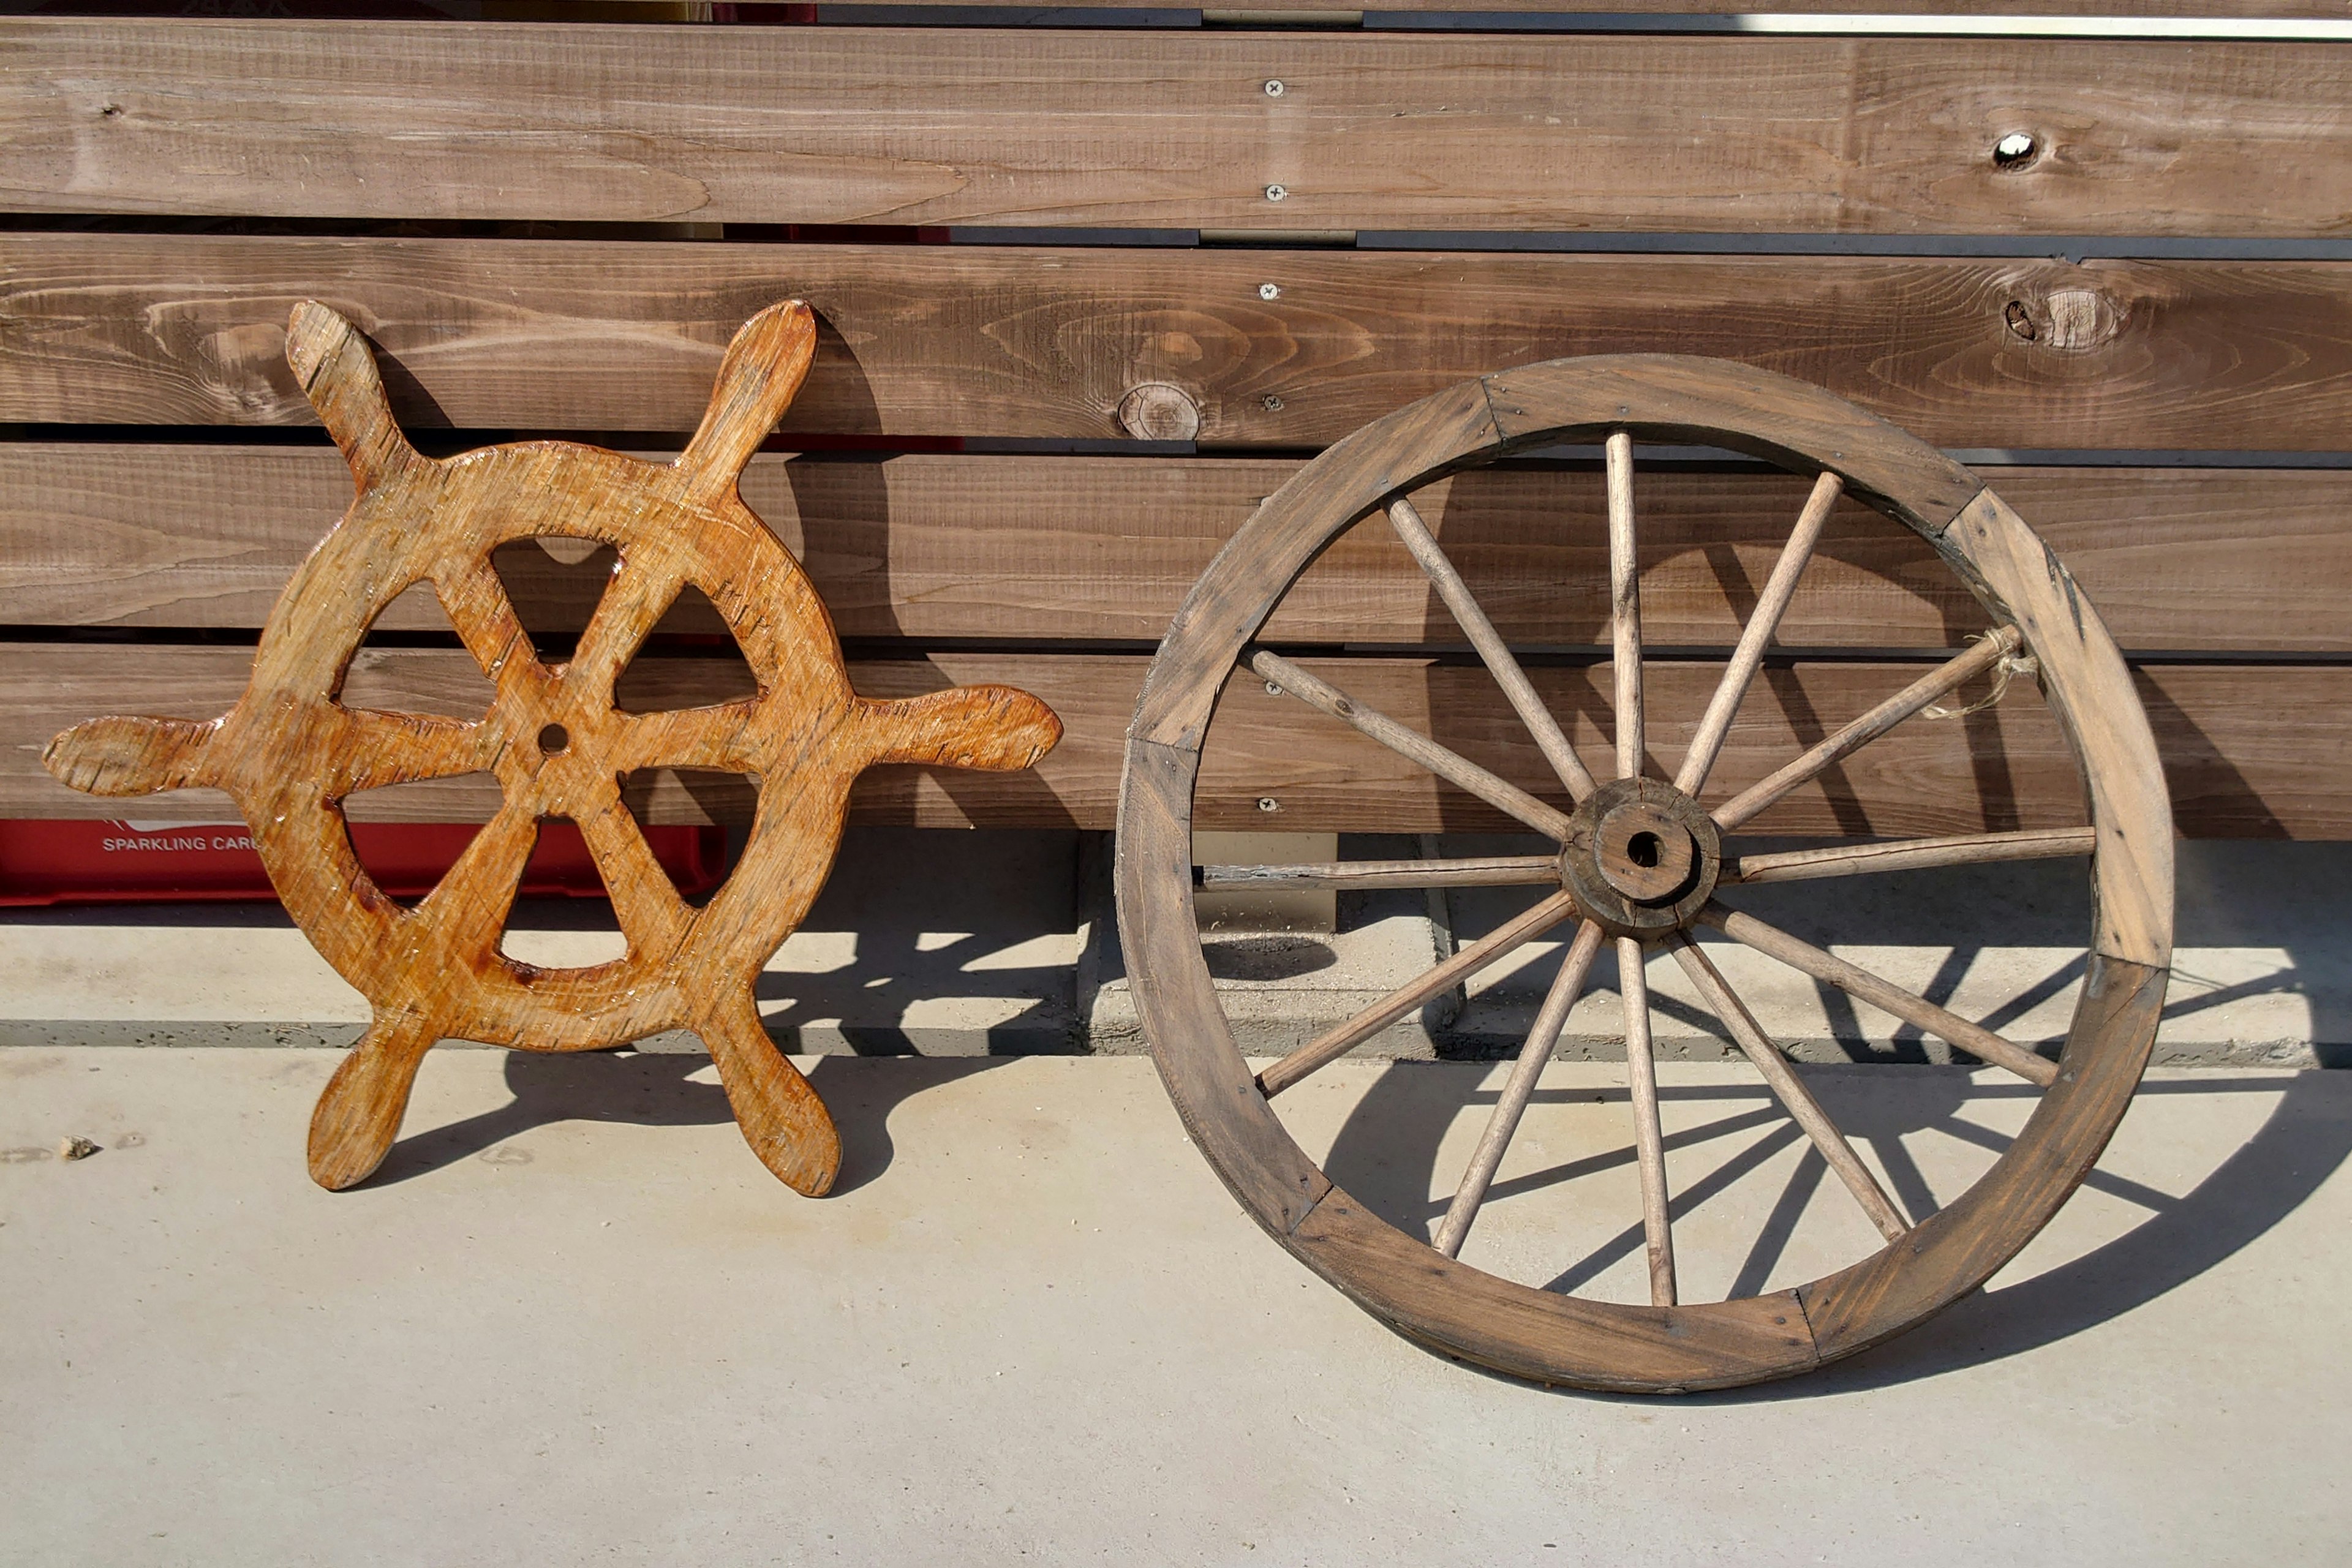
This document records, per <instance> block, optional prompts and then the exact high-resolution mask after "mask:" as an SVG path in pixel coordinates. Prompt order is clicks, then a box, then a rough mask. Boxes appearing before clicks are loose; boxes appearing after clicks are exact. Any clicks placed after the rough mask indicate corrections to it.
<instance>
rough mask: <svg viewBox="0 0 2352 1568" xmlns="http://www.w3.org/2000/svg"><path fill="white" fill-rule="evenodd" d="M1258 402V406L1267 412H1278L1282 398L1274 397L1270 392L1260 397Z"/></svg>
mask: <svg viewBox="0 0 2352 1568" xmlns="http://www.w3.org/2000/svg"><path fill="white" fill-rule="evenodd" d="M1258 402H1259V405H1260V406H1262V407H1263V408H1265V411H1266V412H1267V413H1268V414H1279V413H1281V412H1282V399H1281V398H1279V397H1276V395H1274V394H1273V393H1271V392H1269V393H1267V394H1266V395H1265V396H1264V397H1262V398H1260V399H1259V400H1258Z"/></svg>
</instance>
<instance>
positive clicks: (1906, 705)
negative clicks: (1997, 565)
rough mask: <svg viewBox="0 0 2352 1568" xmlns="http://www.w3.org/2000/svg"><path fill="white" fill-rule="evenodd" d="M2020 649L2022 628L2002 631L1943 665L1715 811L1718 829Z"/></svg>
mask: <svg viewBox="0 0 2352 1568" xmlns="http://www.w3.org/2000/svg"><path fill="white" fill-rule="evenodd" d="M2017 646H2018V634H2017V628H2016V627H2014V626H2002V627H2000V629H1999V630H1997V631H1995V632H1993V633H1991V634H1990V636H1988V637H1985V638H1984V639H1983V640H1982V641H1980V642H1979V643H1977V644H1976V645H1975V646H1974V647H1970V648H1969V650H1968V651H1967V652H1966V653H1962V654H1958V655H1956V656H1954V657H1953V658H1950V659H1948V660H1947V661H1946V662H1944V663H1943V664H1941V665H1938V666H1937V668H1935V669H1933V670H1931V671H1929V672H1928V673H1927V674H1926V675H1923V676H1921V677H1920V678H1919V679H1916V680H1915V681H1913V682H1912V683H1911V684H1910V685H1908V686H1906V687H1905V688H1904V689H1902V690H1900V691H1898V692H1896V693H1895V695H1894V696H1892V697H1889V698H1887V699H1886V700H1885V701H1883V702H1881V703H1879V704H1878V706H1876V707H1875V708H1873V709H1872V710H1870V711H1869V712H1867V713H1864V715H1862V717H1860V718H1858V719H1855V720H1853V721H1850V722H1848V723H1845V724H1843V725H1841V726H1840V727H1839V728H1838V730H1837V731H1836V732H1835V733H1833V734H1830V735H1827V736H1824V737H1823V738H1822V740H1820V741H1819V742H1815V743H1814V744H1813V745H1811V746H1809V747H1807V748H1806V749H1805V752H1804V754H1803V755H1802V756H1800V757H1797V758H1795V759H1793V760H1792V761H1790V763H1787V764H1786V765H1784V766H1782V767H1780V768H1779V769H1776V770H1775V771H1774V772H1773V773H1772V774H1771V776H1769V778H1764V779H1760V780H1759V781H1758V782H1757V783H1755V784H1750V785H1748V787H1747V788H1746V789H1744V790H1742V791H1740V792H1739V793H1738V795H1733V796H1732V797H1731V798H1730V799H1729V800H1727V801H1725V802H1724V803H1723V804H1722V805H1719V806H1717V807H1716V809H1715V820H1716V823H1717V826H1720V827H1722V828H1723V829H1724V831H1726V832H1729V831H1730V830H1731V829H1733V828H1735V827H1738V826H1740V825H1741V824H1743V823H1745V822H1747V821H1748V820H1749V819H1750V818H1751V817H1753V816H1756V815H1757V814H1758V813H1759V812H1761V811H1763V810H1764V809H1765V808H1766V807H1767V806H1769V805H1771V804H1772V803H1773V802H1774V801H1776V800H1778V799H1779V798H1780V796H1782V795H1786V794H1788V793H1789V792H1790V790H1792V789H1795V788H1797V787H1798V786H1799V785H1801V784H1804V783H1805V782H1806V781H1807V780H1809V779H1813V778H1818V777H1820V776H1821V774H1822V772H1823V771H1824V770H1825V769H1828V768H1832V767H1834V766H1836V765H1837V764H1838V763H1841V762H1843V761H1844V760H1845V759H1846V758H1847V757H1850V756H1852V755H1853V753H1854V752H1858V751H1860V750H1861V749H1862V748H1863V747H1864V746H1867V745H1868V744H1870V743H1871V742H1873V741H1875V740H1877V739H1878V738H1879V737H1880V736H1882V735H1884V734H1885V733H1886V732H1887V731H1889V730H1892V729H1894V728H1895V726H1896V725H1897V724H1900V723H1902V722H1903V721H1905V720H1906V719H1908V718H1910V717H1911V716H1912V715H1913V714H1915V713H1916V712H1918V711H1919V710H1921V709H1923V708H1925V707H1927V705H1928V704H1929V703H1931V702H1933V701H1935V700H1937V698H1939V697H1943V696H1946V695H1948V694H1949V693H1950V692H1952V691H1954V690H1957V689H1958V688H1960V687H1962V686H1965V685H1966V684H1968V682H1969V681H1970V680H1973V679H1976V678H1977V677H1978V676H1979V675H1982V674H1984V673H1985V672H1986V671H1987V670H1989V669H1990V668H1992V667H1993V666H1994V665H1996V664H1999V663H2000V661H2001V660H2002V659H2004V658H2008V657H2009V656H2010V655H2011V654H2012V653H2014V652H2016V651H2017Z"/></svg>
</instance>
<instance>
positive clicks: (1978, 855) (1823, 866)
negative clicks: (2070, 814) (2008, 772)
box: [1723, 827, 2099, 883]
mask: <svg viewBox="0 0 2352 1568" xmlns="http://www.w3.org/2000/svg"><path fill="white" fill-rule="evenodd" d="M2098 842H2099V834H2098V829H2096V828H2095V827H2051V828H2044V829H2042V830H2041V831H2038V832H2031V833H1969V834H1961V835H1958V836H1956V837H1948V838H1906V839H1895V840H1892V841H1882V842H1878V843H1869V844H1841V845H1836V846H1833V847H1830V848H1826V849H1789V850H1783V851H1781V852H1780V853H1779V854H1773V855H1736V856H1732V857H1730V858H1727V860H1726V861H1725V863H1724V868H1723V880H1724V881H1725V882H1727V883H1732V882H1802V881H1811V880H1813V879H1817V878H1822V877H1858V876H1862V875H1864V874H1865V873H1867V872H1874V871H1917V870H1926V869H1929V868H1934V867H1937V866H1982V865H1989V864H1990V863H1992V862H1995V861H2000V860H2049V859H2059V858H2064V857H2067V856H2071V855H2088V854H2090V853H2092V851H2094V850H2095V849H2096V848H2097V847H2098Z"/></svg>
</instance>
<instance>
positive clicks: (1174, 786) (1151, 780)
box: [1112, 741, 1331, 1236]
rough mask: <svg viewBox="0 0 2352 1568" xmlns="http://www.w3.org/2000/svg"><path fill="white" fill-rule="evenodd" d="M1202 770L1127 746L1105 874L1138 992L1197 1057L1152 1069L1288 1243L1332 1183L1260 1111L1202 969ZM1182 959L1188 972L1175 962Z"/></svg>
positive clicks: (1167, 753) (1211, 1155) (1227, 1174)
mask: <svg viewBox="0 0 2352 1568" xmlns="http://www.w3.org/2000/svg"><path fill="white" fill-rule="evenodd" d="M1198 762H1199V759H1198V757H1197V756H1194V755H1189V754H1187V753H1185V752H1179V751H1176V750H1174V749H1173V748H1171V747H1167V746H1161V745H1158V744H1156V743H1154V742H1150V741H1136V742H1131V743H1130V744H1129V747H1128V750H1127V755H1126V759H1125V767H1124V771H1123V773H1122V774H1121V778H1120V784H1119V811H1118V820H1119V833H1118V858H1117V860H1116V862H1115V864H1114V865H1113V867H1112V876H1113V879H1114V881H1115V883H1116V885H1117V889H1118V933H1119V945H1120V950H1121V951H1122V952H1124V953H1125V954H1126V955H1127V966H1128V973H1129V976H1130V977H1131V978H1132V981H1133V983H1134V984H1138V985H1148V986H1150V988H1151V994H1152V999H1153V1002H1154V1005H1155V1006H1156V1007H1158V1008H1159V1009H1160V1011H1159V1013H1158V1015H1157V1016H1158V1017H1159V1018H1160V1021H1161V1023H1162V1024H1163V1026H1171V1027H1181V1028H1182V1029H1183V1031H1184V1036H1185V1037H1186V1038H1187V1039H1189V1040H1192V1041H1193V1042H1194V1043H1195V1045H1196V1047H1198V1048H1196V1049H1194V1050H1192V1051H1190V1052H1187V1053H1184V1054H1183V1055H1181V1056H1178V1055H1166V1056H1159V1057H1157V1058H1156V1059H1157V1061H1158V1064H1159V1068H1160V1081H1161V1082H1162V1083H1163V1084H1165V1085H1166V1086H1167V1089H1168V1098H1169V1099H1170V1100H1173V1101H1175V1104H1176V1111H1177V1114H1178V1115H1179V1116H1180V1117H1181V1118H1182V1119H1183V1122H1184V1126H1185V1129H1186V1131H1188V1132H1189V1133H1190V1134H1191V1135H1192V1141H1193V1142H1194V1143H1195V1144H1197V1145H1198V1146H1199V1147H1200V1149H1201V1152H1202V1153H1203V1154H1204V1155H1206V1156H1208V1159H1209V1163H1210V1164H1211V1165H1212V1166H1213V1167H1214V1168H1215V1170H1216V1171H1217V1173H1218V1174H1219V1175H1220V1176H1221V1177H1223V1180H1224V1183H1225V1185H1226V1187H1227V1188H1228V1189H1229V1190H1230V1191H1231V1192H1232V1193H1233V1194H1234V1197H1235V1198H1236V1199H1237V1200H1239V1201H1240V1203H1241V1204H1242V1205H1243V1206H1244V1208H1246V1209H1248V1210H1249V1212H1250V1214H1251V1215H1252V1217H1254V1218H1255V1219H1256V1221H1257V1222H1258V1223H1259V1224H1260V1225H1262V1226H1265V1227H1266V1229H1267V1230H1269V1231H1271V1232H1273V1233H1274V1234H1275V1235H1277V1236H1287V1235H1289V1234H1290V1233H1291V1232H1292V1231H1294V1230H1296V1229H1297V1227H1298V1225H1299V1222H1300V1221H1301V1220H1303V1219H1305V1218H1306V1217H1307V1215H1309V1214H1311V1213H1312V1212H1313V1211H1314V1208H1315V1205H1317V1204H1318V1203H1319V1202H1320V1201H1321V1200H1322V1198H1323V1195H1324V1194H1326V1193H1328V1192H1329V1191H1330V1190H1331V1184H1330V1181H1329V1179H1328V1178H1327V1177H1326V1176H1325V1175H1324V1174H1323V1173H1322V1172H1321V1171H1320V1170H1318V1169H1317V1168H1316V1165H1315V1163H1314V1162H1313V1161H1311V1160H1309V1159H1308V1158H1307V1156H1306V1154H1305V1153H1303V1152H1301V1151H1300V1150H1299V1147H1298V1145H1297V1144H1296V1143H1294V1142H1291V1140H1290V1135H1289V1134H1288V1133H1287V1132H1286V1131H1283V1127H1282V1123H1281V1122H1280V1121H1277V1120H1276V1117H1275V1114H1274V1110H1273V1108H1272V1107H1270V1106H1268V1105H1267V1104H1266V1101H1265V1094H1264V1093H1263V1092H1262V1091H1261V1090H1260V1089H1259V1088H1258V1084H1257V1080H1256V1079H1255V1078H1254V1077H1253V1076H1252V1075H1251V1073H1250V1069H1249V1065H1248V1063H1246V1062H1244V1060H1243V1059H1242V1054H1241V1052H1240V1050H1239V1049H1238V1048H1236V1047H1235V1046H1234V1037H1233V1033H1232V1031H1231V1030H1230V1029H1228V1028H1227V1027H1226V1026H1225V1016H1224V1013H1223V1010H1222V1009H1221V1008H1220V1007H1219V1006H1218V1005H1217V995H1216V991H1215V988H1214V987H1213V985H1211V984H1210V982H1209V973H1208V971H1207V969H1206V968H1204V967H1202V964H1201V963H1200V953H1201V931H1200V927H1199V926H1197V925H1196V924H1194V923H1193V920H1192V888H1191V886H1190V881H1191V879H1190V877H1189V876H1188V875H1187V874H1186V872H1187V868H1189V867H1190V865H1191V864H1192V832H1191V830H1190V829H1189V828H1188V827H1187V826H1185V824H1184V817H1185V816H1186V807H1187V805H1188V804H1189V802H1190V801H1191V798H1192V784H1193V770H1194V768H1195V767H1196V766H1197V765H1198ZM1185 958H1189V959H1190V960H1191V961H1192V962H1191V963H1181V962H1171V960H1181V959H1185Z"/></svg>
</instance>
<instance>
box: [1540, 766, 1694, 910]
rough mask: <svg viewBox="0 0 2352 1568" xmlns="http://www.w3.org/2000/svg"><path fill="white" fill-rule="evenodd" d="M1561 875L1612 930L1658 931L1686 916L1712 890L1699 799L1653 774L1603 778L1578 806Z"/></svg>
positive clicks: (1581, 902) (1585, 907)
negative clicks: (1650, 776) (1612, 779)
mask: <svg viewBox="0 0 2352 1568" xmlns="http://www.w3.org/2000/svg"><path fill="white" fill-rule="evenodd" d="M1571 820H1572V821H1573V822H1574V824H1575V829H1574V831H1573V832H1572V833H1571V834H1570V837H1569V839H1568V842H1567V844H1566V845H1565V846H1564V847H1562V848H1561V850H1560V857H1559V871H1560V881H1561V883H1562V884H1563V885H1565V886H1566V887H1567V889H1568V890H1569V891H1570V893H1571V894H1572V895H1574V897H1575V899H1576V901H1577V903H1578V904H1579V905H1580V907H1581V908H1582V910H1583V912H1584V913H1585V914H1586V915H1587V916H1588V917H1589V918H1591V919H1592V920H1594V921H1598V922H1600V924H1601V926H1603V927H1604V928H1606V929H1607V930H1608V931H1610V932H1611V933H1612V934H1613V935H1617V936H1639V937H1660V936H1664V935H1665V934H1666V933H1667V932H1669V931H1677V930H1680V929H1681V928H1682V927H1684V926H1685V925H1687V924H1689V923H1690V921H1691V920H1692V919H1693V918H1694V917H1695V916H1696V914H1697V913H1698V910H1699V907H1700V906H1701V905H1703V904H1705V903H1706V900H1707V898H1708V896H1709V895H1711V894H1712V893H1713V892H1714V891H1715V881H1716V874H1717V868H1718V867H1719V865H1720V863H1721V858H1722V856H1721V844H1720V840H1719V839H1718V838H1717V834H1716V831H1715V825H1714V823H1712V822H1711V821H1709V820H1708V818H1707V816H1706V813H1705V812H1704V811H1702V810H1700V809H1699V806H1698V803H1697V802H1696V801H1694V800H1692V799H1691V798H1690V797H1689V796H1687V795H1684V794H1682V793H1681V792H1680V791H1678V790H1676V789H1675V788H1674V787H1673V786H1671V785H1669V784H1661V783H1659V782H1658V781H1656V780H1654V779H1620V780H1618V781H1616V782H1615V783H1613V784H1603V785H1601V788H1600V789H1599V790H1597V791H1595V792H1594V793H1593V795H1592V796H1591V798H1590V799H1588V800H1587V801H1585V802H1584V804H1583V805H1580V806H1579V807H1578V808H1577V811H1576V814H1575V816H1574V817H1573V818H1572V819H1571Z"/></svg>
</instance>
